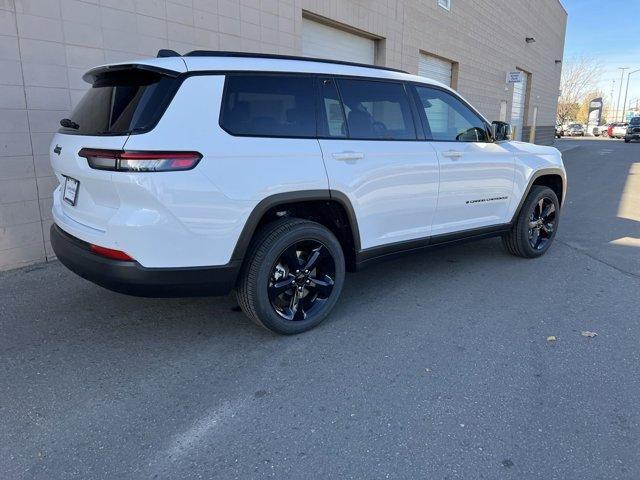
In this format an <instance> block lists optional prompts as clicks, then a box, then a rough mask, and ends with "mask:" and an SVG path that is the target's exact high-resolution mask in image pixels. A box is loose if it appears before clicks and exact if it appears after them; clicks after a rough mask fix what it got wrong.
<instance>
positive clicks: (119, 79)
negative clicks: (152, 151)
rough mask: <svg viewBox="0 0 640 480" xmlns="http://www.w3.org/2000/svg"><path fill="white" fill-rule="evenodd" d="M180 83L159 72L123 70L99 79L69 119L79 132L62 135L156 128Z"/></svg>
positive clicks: (69, 131) (73, 130) (64, 128)
mask: <svg viewBox="0 0 640 480" xmlns="http://www.w3.org/2000/svg"><path fill="white" fill-rule="evenodd" d="M176 82H177V80H176V79H175V78H172V77H168V76H166V75H162V74H159V73H156V72H151V71H143V70H133V69H132V70H124V71H122V70H121V71H117V72H106V73H104V74H102V75H99V76H98V77H97V78H96V79H95V80H94V82H93V84H92V86H91V88H90V89H89V90H87V92H86V93H85V94H84V96H83V97H82V99H81V100H80V102H79V103H78V105H77V106H76V107H75V108H74V110H73V112H72V113H71V115H70V116H69V118H70V120H71V121H72V122H73V123H75V124H76V126H77V128H70V127H62V128H61V129H60V130H59V131H60V132H61V133H70V134H80V135H126V134H130V133H136V132H144V131H148V130H150V129H151V128H153V127H154V126H155V124H156V123H157V122H158V120H159V119H160V117H161V116H162V113H163V112H164V110H165V108H166V106H167V104H168V103H169V101H170V100H171V97H172V96H173V94H174V93H175V90H176V87H177V83H176Z"/></svg>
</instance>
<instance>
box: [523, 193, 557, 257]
mask: <svg viewBox="0 0 640 480" xmlns="http://www.w3.org/2000/svg"><path fill="white" fill-rule="evenodd" d="M555 223H556V206H555V204H554V202H553V200H552V199H551V198H548V197H542V198H541V199H540V200H539V201H538V203H536V204H535V205H534V207H533V210H532V211H531V214H530V215H529V245H531V247H532V248H533V249H535V250H544V249H545V248H546V247H547V243H548V242H549V241H550V240H551V238H553V232H554V231H555Z"/></svg>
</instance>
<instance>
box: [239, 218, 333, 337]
mask: <svg viewBox="0 0 640 480" xmlns="http://www.w3.org/2000/svg"><path fill="white" fill-rule="evenodd" d="M312 257H313V258H312ZM314 258H315V263H313V264H311V263H310V262H311V261H312V260H313V259H314ZM297 266H299V267H300V268H296V267H297ZM306 266H312V267H313V268H309V273H308V274H306V273H305V269H304V267H306ZM298 272H299V273H298ZM344 277H345V261H344V253H343V251H342V247H341V245H340V242H339V241H338V239H337V238H336V237H335V235H334V234H333V233H332V232H331V231H330V230H329V229H327V228H326V227H324V226H323V225H320V224H319V223H316V222H312V221H309V220H302V219H297V218H285V219H281V220H277V221H275V222H272V223H269V224H267V225H266V226H264V227H262V228H261V229H260V231H258V232H257V234H256V236H255V237H254V240H253V242H252V244H251V246H250V248H249V250H248V253H247V257H246V259H245V262H244V265H243V268H242V270H241V273H240V278H239V282H238V287H237V289H236V297H237V300H238V304H239V305H240V308H242V311H243V312H244V313H245V314H246V315H247V316H248V317H249V318H250V319H251V320H253V321H254V322H255V323H256V324H258V325H260V326H262V327H264V328H267V329H268V330H271V331H272V332H275V333H279V334H282V335H293V334H297V333H302V332H305V331H307V330H310V329H312V328H314V327H316V326H317V325H318V324H319V323H320V322H322V321H323V320H324V319H325V318H326V316H327V315H328V313H329V312H330V311H331V309H332V308H333V307H334V305H335V304H336V302H337V301H338V298H339V297H340V292H341V291H342V286H343V284H344ZM276 293H278V295H277V296H276V295H275V294H276ZM294 307H295V308H294ZM287 317H290V318H287Z"/></svg>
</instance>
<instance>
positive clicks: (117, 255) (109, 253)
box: [90, 245, 134, 262]
mask: <svg viewBox="0 0 640 480" xmlns="http://www.w3.org/2000/svg"><path fill="white" fill-rule="evenodd" d="M90 249H91V251H92V252H93V253H95V254H96V255H100V256H101V257H105V258H110V259H111V260H120V261H124V262H133V261H134V260H133V258H131V257H130V256H129V255H127V254H126V253H124V252H121V251H120V250H113V249H111V248H106V247H101V246H99V245H91V246H90Z"/></svg>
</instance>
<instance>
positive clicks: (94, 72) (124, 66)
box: [82, 63, 180, 84]
mask: <svg viewBox="0 0 640 480" xmlns="http://www.w3.org/2000/svg"><path fill="white" fill-rule="evenodd" d="M125 70H141V71H146V72H153V73H157V74H159V75H165V76H167V77H172V78H175V77H177V76H178V75H180V72H176V71H174V70H168V69H166V68H161V67H156V66H154V65H144V64H141V63H121V64H117V65H103V66H101V67H96V68H92V69H91V70H89V71H88V72H87V73H85V74H84V75H83V76H82V79H83V80H84V81H85V82H87V83H91V84H93V82H95V81H96V79H97V78H98V77H99V76H100V75H103V74H105V73H111V72H122V71H125Z"/></svg>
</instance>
